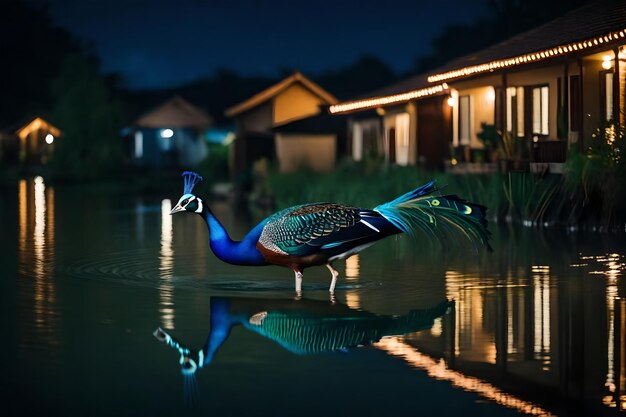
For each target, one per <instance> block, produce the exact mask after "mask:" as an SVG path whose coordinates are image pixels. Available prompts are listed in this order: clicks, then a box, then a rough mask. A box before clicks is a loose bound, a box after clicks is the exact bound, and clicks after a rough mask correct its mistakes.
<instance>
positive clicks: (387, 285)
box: [0, 179, 626, 416]
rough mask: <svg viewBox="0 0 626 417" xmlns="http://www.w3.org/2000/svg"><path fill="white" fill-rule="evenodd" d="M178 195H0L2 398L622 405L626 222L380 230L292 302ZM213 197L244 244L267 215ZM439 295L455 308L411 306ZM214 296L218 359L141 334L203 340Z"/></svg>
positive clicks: (368, 408)
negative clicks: (591, 230)
mask: <svg viewBox="0 0 626 417" xmlns="http://www.w3.org/2000/svg"><path fill="white" fill-rule="evenodd" d="M177 198H178V195H177V190H173V191H172V192H164V193H162V194H151V195H137V194H133V193H130V192H114V191H111V190H108V191H107V190H103V189H102V190H98V189H93V188H91V189H83V188H76V187H65V188H64V187H56V188H53V187H50V186H48V185H46V184H45V182H44V181H43V180H41V179H36V180H32V179H31V180H24V181H21V182H20V183H19V185H18V187H17V188H15V189H9V190H3V191H0V216H1V218H2V219H3V221H2V226H0V227H1V229H0V231H1V233H0V251H1V252H0V253H2V256H1V257H0V267H1V270H2V273H3V280H2V300H3V301H2V302H3V306H4V308H3V312H4V314H3V315H2V321H3V325H2V329H3V336H4V337H3V343H2V349H3V358H4V360H3V368H4V372H2V394H3V396H4V401H3V404H4V408H5V409H6V410H8V411H10V412H11V413H12V414H22V415H26V414H29V415H30V414H43V413H44V412H45V413H46V414H47V415H64V416H67V415H113V414H115V415H208V414H209V413H217V415H244V414H250V413H254V415H271V416H279V415H295V414H296V413H297V414H298V415H311V416H313V415H320V414H323V415H330V416H333V415H337V416H339V415H357V414H360V415H377V414H378V415H390V414H392V413H402V414H406V413H409V414H408V415H418V414H419V415H432V414H435V413H437V414H439V415H446V416H455V415H458V416H461V415H463V416H466V415H488V416H512V415H520V414H521V415H524V414H532V415H546V416H547V415H616V414H620V410H621V409H623V408H626V397H624V394H626V392H625V389H626V383H625V377H626V345H625V338H626V336H625V334H626V302H625V301H624V299H623V298H620V297H623V296H624V291H625V288H624V282H623V278H622V276H623V273H624V270H625V269H626V268H625V266H624V263H625V262H626V261H625V257H624V255H625V254H626V251H625V250H624V247H625V246H624V239H623V238H622V237H620V236H606V235H601V234H586V235H581V234H567V233H565V232H564V231H561V230H554V229H550V230H547V231H543V232H542V231H537V230H531V229H523V228H510V227H498V226H497V225H492V229H493V231H494V244H493V246H494V249H495V252H494V253H492V254H487V253H479V254H477V253H476V252H475V251H473V250H472V249H471V248H470V247H467V246H464V245H462V244H460V243H459V242H451V241H446V242H443V243H442V244H437V243H429V242H424V241H419V240H418V241H412V240H410V239H408V238H404V237H397V238H396V237H394V238H389V239H387V240H385V241H383V242H380V243H379V244H377V245H376V246H374V247H372V248H370V249H368V250H367V251H365V252H363V253H362V254H360V256H355V257H352V258H350V259H348V260H347V261H345V262H342V263H338V264H337V265H336V267H337V269H338V270H339V271H340V272H341V276H340V280H339V283H338V287H337V295H336V299H335V300H334V301H333V302H331V301H330V300H329V296H328V292H327V288H328V284H329V282H330V274H329V273H328V271H327V270H326V269H325V268H312V269H309V270H306V271H305V275H304V285H303V290H304V299H303V300H301V302H300V303H299V304H298V302H297V301H294V300H293V296H294V294H293V284H294V283H293V275H292V273H291V272H290V271H289V270H285V269H280V268H276V267H263V268H249V267H236V266H230V265H226V264H223V263H221V262H220V261H219V260H217V259H216V258H215V257H214V256H213V255H212V253H211V252H210V249H209V247H208V235H207V230H206V227H205V226H204V224H203V222H202V221H201V219H200V218H199V217H197V216H194V215H184V214H183V215H177V216H174V217H172V216H169V214H168V213H169V210H170V209H171V207H172V204H173V203H175V200H176V199H177ZM212 207H213V209H214V211H215V212H216V214H217V215H218V217H220V218H221V219H223V221H224V223H225V226H226V227H227V228H228V229H229V230H231V231H232V236H233V237H235V238H238V237H242V236H243V235H244V234H245V232H246V231H247V230H249V228H251V227H252V226H254V224H256V222H257V221H258V220H260V218H261V215H251V214H249V213H241V212H238V211H236V210H234V209H232V208H231V207H230V206H228V205H227V204H226V203H223V202H216V203H215V204H213V205H212ZM242 298H243V301H241V300H242ZM446 299H447V300H454V302H455V303H454V304H453V305H450V306H448V307H449V308H447V309H446V308H444V309H443V311H438V310H437V314H434V313H433V314H432V316H425V315H422V316H419V317H417V316H416V314H418V313H415V312H421V313H419V314H425V313H423V312H424V311H427V312H428V311H430V312H432V311H434V310H433V309H435V308H436V306H438V305H440V303H441V302H442V301H444V300H446ZM219 300H228V302H229V303H230V304H229V305H230V306H231V307H232V308H231V311H230V313H228V314H230V315H229V316H228V317H231V318H232V319H233V320H236V321H237V325H236V326H234V327H232V329H231V330H230V333H229V334H228V335H227V337H226V338H223V339H224V340H222V342H223V343H220V347H219V349H218V350H217V351H216V353H215V356H214V357H213V358H212V361H211V363H210V364H207V366H204V367H201V368H198V369H197V370H196V372H195V373H194V374H193V377H190V376H189V375H187V376H183V374H182V373H181V365H180V364H179V359H180V355H179V353H178V352H177V351H176V350H175V349H172V348H171V347H168V346H167V345H166V344H165V343H161V342H159V341H158V340H157V339H156V338H155V337H154V336H153V334H152V333H153V332H154V330H155V329H156V328H157V327H161V328H162V329H163V330H164V331H166V332H167V333H168V334H170V335H171V336H173V337H174V338H175V339H176V340H177V341H178V342H179V343H180V344H182V345H184V346H185V347H188V348H189V349H190V350H191V351H192V352H198V351H199V350H201V349H202V348H203V347H204V346H205V343H206V342H207V338H208V337H209V336H210V327H211V326H210V323H211V320H212V318H215V317H217V313H216V311H217V310H218V307H217V306H218V305H219ZM294 303H295V304H294ZM241 306H245V308H244V307H241ZM257 310H258V311H257ZM446 310H447V313H445V311H446ZM411 312H414V313H411ZM444 313H445V314H444ZM220 314H221V313H220ZM410 314H413V316H410ZM398 317H399V318H400V319H401V318H402V317H404V318H405V319H406V320H405V321H401V320H399V319H398ZM416 317H417V318H416ZM270 319H272V320H275V321H274V322H272V321H271V320H270ZM394 320H395V321H394ZM259 323H265V324H264V326H265V327H263V326H261V327H263V328H261V327H260V325H259ZM270 323H277V324H276V325H275V326H274V327H269V324H270ZM346 323H347V324H346ZM411 326H412V327H411ZM407 331H408V332H409V333H408V334H406V335H403V333H406V332H407ZM213 334H215V332H213ZM213 337H214V336H213ZM379 337H380V338H381V339H380V340H379V341H377V340H378V338H379ZM368 341H369V342H372V343H369V342H368ZM361 345H363V346H361ZM303 346H304V347H303Z"/></svg>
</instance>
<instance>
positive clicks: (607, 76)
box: [600, 71, 613, 121]
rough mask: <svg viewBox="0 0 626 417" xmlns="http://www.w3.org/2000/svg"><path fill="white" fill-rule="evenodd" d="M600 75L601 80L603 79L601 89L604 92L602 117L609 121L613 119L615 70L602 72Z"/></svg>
mask: <svg viewBox="0 0 626 417" xmlns="http://www.w3.org/2000/svg"><path fill="white" fill-rule="evenodd" d="M600 75H601V77H600V80H601V81H602V88H601V91H602V93H603V98H602V110H603V115H602V117H603V119H604V120H605V121H609V120H613V72H611V71H607V72H602V73H600Z"/></svg>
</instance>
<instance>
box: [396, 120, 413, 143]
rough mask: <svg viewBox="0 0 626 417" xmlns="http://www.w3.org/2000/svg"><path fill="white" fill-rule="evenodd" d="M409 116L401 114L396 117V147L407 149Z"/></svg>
mask: <svg viewBox="0 0 626 417" xmlns="http://www.w3.org/2000/svg"><path fill="white" fill-rule="evenodd" d="M409 119H410V118H409V114H408V113H401V114H399V115H397V116H396V137H397V138H398V145H400V146H401V147H403V148H408V147H409V123H410V121H409Z"/></svg>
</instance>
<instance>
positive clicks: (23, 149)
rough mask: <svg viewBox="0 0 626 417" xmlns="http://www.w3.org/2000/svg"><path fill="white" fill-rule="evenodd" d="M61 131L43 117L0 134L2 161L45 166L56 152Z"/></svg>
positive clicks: (0, 158) (0, 155) (0, 157)
mask: <svg viewBox="0 0 626 417" xmlns="http://www.w3.org/2000/svg"><path fill="white" fill-rule="evenodd" d="M61 135H62V133H61V130H60V129H59V128H58V127H56V126H54V125H53V124H51V123H50V122H48V121H46V120H44V119H43V118H41V117H35V118H33V119H30V120H29V121H28V123H25V124H20V125H19V127H17V128H16V127H15V126H14V127H12V128H8V129H5V130H4V131H3V132H0V160H2V161H4V162H8V163H20V164H24V165H45V164H46V163H47V162H48V160H49V159H50V157H51V156H52V154H53V152H54V147H55V143H56V141H57V139H58V138H59V137H61Z"/></svg>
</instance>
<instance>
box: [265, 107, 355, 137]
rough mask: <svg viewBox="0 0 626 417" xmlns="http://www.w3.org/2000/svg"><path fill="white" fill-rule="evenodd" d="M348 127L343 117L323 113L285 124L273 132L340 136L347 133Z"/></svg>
mask: <svg viewBox="0 0 626 417" xmlns="http://www.w3.org/2000/svg"><path fill="white" fill-rule="evenodd" d="M346 126H347V125H346V121H345V120H344V118H343V117H337V116H331V115H330V114H328V112H326V111H322V112H320V113H318V114H317V115H315V116H311V117H307V118H305V119H300V120H296V121H292V122H287V123H283V124H281V125H278V126H276V127H274V128H273V129H272V130H273V131H274V132H280V133H308V134H329V133H335V134H340V133H342V132H345V130H346Z"/></svg>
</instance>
